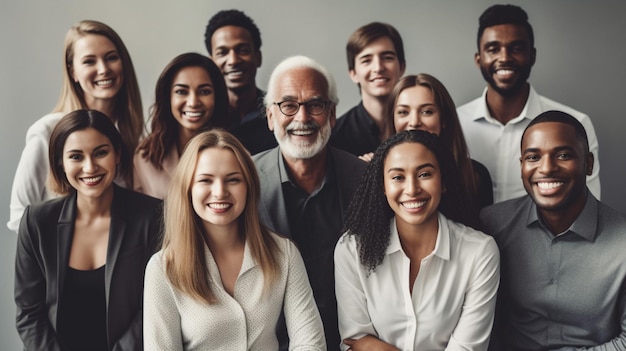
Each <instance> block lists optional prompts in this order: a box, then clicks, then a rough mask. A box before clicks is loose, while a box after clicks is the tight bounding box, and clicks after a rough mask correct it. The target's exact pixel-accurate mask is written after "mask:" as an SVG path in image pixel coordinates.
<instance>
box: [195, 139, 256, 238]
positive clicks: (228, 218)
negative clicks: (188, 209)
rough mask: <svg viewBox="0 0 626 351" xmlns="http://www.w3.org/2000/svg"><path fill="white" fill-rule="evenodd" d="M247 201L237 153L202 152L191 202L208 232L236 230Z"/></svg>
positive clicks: (212, 149)
mask: <svg viewBox="0 0 626 351" xmlns="http://www.w3.org/2000/svg"><path fill="white" fill-rule="evenodd" d="M246 199H247V185H246V180H245V178H244V175H243V171H242V169H241V166H240V165H239V162H238V161H237V158H236V157H235V154H234V153H233V152H232V151H230V150H226V149H220V148H208V149H205V150H202V151H201V152H200V153H199V154H198V161H197V163H196V169H195V171H194V176H193V180H192V184H191V201H192V205H193V209H194V211H195V213H196V214H197V215H198V217H200V218H201V219H202V222H203V225H204V228H205V229H206V231H207V233H212V232H214V231H217V230H220V231H224V230H237V228H238V221H237V220H238V219H239V216H241V213H242V212H243V210H244V209H245V207H246Z"/></svg>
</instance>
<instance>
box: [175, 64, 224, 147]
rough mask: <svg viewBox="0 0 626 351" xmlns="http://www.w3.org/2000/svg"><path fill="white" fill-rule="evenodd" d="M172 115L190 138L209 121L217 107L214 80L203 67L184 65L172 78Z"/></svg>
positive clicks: (183, 132) (182, 132) (183, 134)
mask: <svg viewBox="0 0 626 351" xmlns="http://www.w3.org/2000/svg"><path fill="white" fill-rule="evenodd" d="M171 107H172V115H173V116H174V118H175V119H176V121H178V123H179V124H180V126H181V134H182V135H181V136H185V137H187V138H189V137H190V136H191V135H193V133H195V132H196V131H197V130H198V129H200V128H202V127H204V126H205V125H207V124H208V123H209V120H210V119H211V117H212V116H213V110H214V108H215V94H214V93H213V82H212V80H211V77H210V76H209V73H208V72H207V71H205V70H204V68H202V67H184V68H182V69H181V70H180V71H178V73H176V75H175V76H174V79H173V80H172V91H171Z"/></svg>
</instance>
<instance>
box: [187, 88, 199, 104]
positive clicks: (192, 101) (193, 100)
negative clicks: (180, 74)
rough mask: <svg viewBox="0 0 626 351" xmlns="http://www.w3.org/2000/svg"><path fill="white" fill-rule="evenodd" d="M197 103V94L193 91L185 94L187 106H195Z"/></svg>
mask: <svg viewBox="0 0 626 351" xmlns="http://www.w3.org/2000/svg"><path fill="white" fill-rule="evenodd" d="M199 103H200V99H198V95H197V94H196V93H195V92H193V91H190V92H189V95H187V106H189V107H196V106H198V104H199Z"/></svg>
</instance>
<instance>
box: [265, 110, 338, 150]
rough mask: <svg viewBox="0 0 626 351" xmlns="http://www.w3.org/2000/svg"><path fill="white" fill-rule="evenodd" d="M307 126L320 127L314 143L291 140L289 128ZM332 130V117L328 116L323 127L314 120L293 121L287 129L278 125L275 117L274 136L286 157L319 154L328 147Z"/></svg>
mask: <svg viewBox="0 0 626 351" xmlns="http://www.w3.org/2000/svg"><path fill="white" fill-rule="evenodd" d="M307 128H316V129H319V131H318V134H317V138H316V139H315V141H314V142H313V143H308V142H293V141H292V140H291V136H290V135H289V133H288V131H289V130H293V129H307ZM331 131H332V128H331V126H330V118H327V119H326V123H324V125H323V126H321V127H319V125H317V123H315V122H314V121H311V122H309V123H306V124H305V123H302V122H298V121H292V122H291V123H289V125H288V126H287V127H286V128H285V129H282V127H281V126H279V125H278V119H274V136H275V137H276V141H277V142H278V145H279V146H280V150H281V151H282V153H283V154H284V155H285V156H286V157H289V158H293V159H309V158H312V157H313V156H315V155H317V154H319V153H320V152H321V151H322V150H323V149H324V147H326V144H327V143H328V140H330V134H331Z"/></svg>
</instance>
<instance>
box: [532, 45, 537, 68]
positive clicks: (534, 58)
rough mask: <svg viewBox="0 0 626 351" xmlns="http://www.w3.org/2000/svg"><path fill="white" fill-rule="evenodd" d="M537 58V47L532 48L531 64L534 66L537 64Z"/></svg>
mask: <svg viewBox="0 0 626 351" xmlns="http://www.w3.org/2000/svg"><path fill="white" fill-rule="evenodd" d="M536 59H537V49H536V48H532V49H531V50H530V66H531V67H532V66H534V65H535V60H536Z"/></svg>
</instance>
